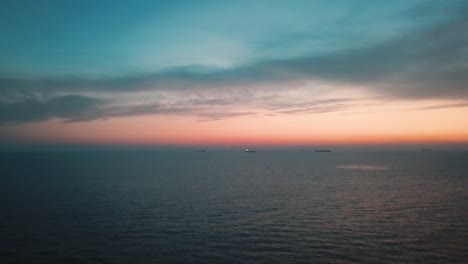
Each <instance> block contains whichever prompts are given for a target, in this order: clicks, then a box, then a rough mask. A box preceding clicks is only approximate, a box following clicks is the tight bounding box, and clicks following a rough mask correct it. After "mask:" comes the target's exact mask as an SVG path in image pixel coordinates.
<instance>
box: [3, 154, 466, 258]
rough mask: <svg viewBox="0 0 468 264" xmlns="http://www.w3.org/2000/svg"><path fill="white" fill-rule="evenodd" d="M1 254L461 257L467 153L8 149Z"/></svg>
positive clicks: (80, 256)
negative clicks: (11, 151)
mask: <svg viewBox="0 0 468 264" xmlns="http://www.w3.org/2000/svg"><path fill="white" fill-rule="evenodd" d="M0 174H1V176H0V199H1V200H0V263H467V261H468V188H467V187H468V185H467V183H468V153H467V152H448V151H447V152H436V151H434V152H409V151H408V152H395V151H394V152H341V153H340V152H331V153H314V152H308V151H303V152H299V151H264V152H261V151H260V152H257V153H250V154H249V153H242V152H238V151H208V152H195V151H182V150H180V151H160V152H157V151H120V152H97V151H96V152H68V153H67V152H64V153H58V152H50V153H29V154H28V153H16V154H15V153H5V154H0Z"/></svg>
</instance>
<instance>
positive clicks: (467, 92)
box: [0, 4, 468, 124]
mask: <svg viewBox="0 0 468 264" xmlns="http://www.w3.org/2000/svg"><path fill="white" fill-rule="evenodd" d="M467 29H468V4H463V5H460V6H458V9H457V10H450V11H449V13H448V14H447V18H446V19H445V20H443V21H442V22H439V23H437V24H431V25H428V26H426V27H420V28H418V30H417V31H413V32H404V33H402V34H401V35H400V36H399V37H398V38H395V39H393V40H391V41H388V42H386V43H380V44H377V45H373V46H369V47H364V48H356V49H350V50H343V51H340V52H335V53H333V54H327V55H321V56H318V55H316V56H308V57H307V56H305V57H298V58H291V59H281V60H265V61H261V62H257V63H253V64H250V65H243V66H239V67H236V68H231V69H221V70H220V69H210V68H204V67H196V66H192V67H178V68H171V69H167V70H164V71H160V72H156V73H145V74H140V75H135V76H125V77H118V78H102V79H90V78H78V77H75V78H65V77H64V78H49V79H33V78H18V77H12V76H6V75H3V77H1V76H0V98H1V99H2V100H0V124H4V123H9V122H28V121H39V120H46V119H48V118H52V117H57V118H63V119H65V120H67V121H77V120H92V119H96V118H106V117H113V116H128V115H137V114H149V113H165V112H167V113H190V111H191V110H193V109H192V108H191V107H193V106H194V105H196V104H197V103H196V102H192V103H189V104H188V105H186V106H179V107H178V108H167V107H164V106H162V105H161V104H159V103H158V102H155V103H154V104H145V105H137V106H121V107H116V106H115V105H114V106H113V105H112V102H109V101H105V100H101V99H99V97H98V96H96V97H92V96H82V95H80V94H82V93H85V92H86V93H109V94H112V95H113V96H117V97H118V96H126V95H125V94H122V93H131V92H135V91H154V90H157V91H188V92H191V91H192V92H195V91H197V90H198V89H214V91H222V89H221V88H223V87H236V86H245V85H255V84H262V85H268V84H278V83H279V84H281V83H282V82H284V83H286V82H290V81H305V80H322V81H326V82H331V83H335V84H337V85H339V84H362V85H365V86H366V87H369V89H371V90H372V91H373V92H376V93H378V94H381V95H383V96H387V97H388V98H393V99H434V98H437V99H440V98H444V99H459V100H468V30H467ZM285 89H287V88H285ZM70 94H71V95H70ZM44 98H45V99H44ZM212 100H213V101H212V103H213V104H228V103H229V102H226V99H212ZM342 107H344V106H343V105H338V106H334V107H331V106H330V107H323V106H314V107H313V108H311V109H308V111H309V112H320V111H322V110H323V111H327V110H328V108H333V109H338V108H339V109H341V108H342ZM333 109H331V110H333ZM287 111H290V112H287ZM283 112H284V113H296V112H297V111H294V110H284V111H283ZM300 112H301V111H300ZM219 116H220V117H223V116H229V113H228V114H219ZM217 118H218V117H217V116H216V117H214V118H213V119H217Z"/></svg>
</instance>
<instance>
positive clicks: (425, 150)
mask: <svg viewBox="0 0 468 264" xmlns="http://www.w3.org/2000/svg"><path fill="white" fill-rule="evenodd" d="M421 151H423V152H427V151H432V149H421Z"/></svg>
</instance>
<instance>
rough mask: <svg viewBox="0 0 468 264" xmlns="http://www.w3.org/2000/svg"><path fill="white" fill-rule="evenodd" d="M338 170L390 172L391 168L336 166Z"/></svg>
mask: <svg viewBox="0 0 468 264" xmlns="http://www.w3.org/2000/svg"><path fill="white" fill-rule="evenodd" d="M336 168H337V169H346V170H374V171H379V170H388V169H389V167H386V166H375V165H339V166H336Z"/></svg>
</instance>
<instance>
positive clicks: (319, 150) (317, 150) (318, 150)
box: [315, 149, 332, 152]
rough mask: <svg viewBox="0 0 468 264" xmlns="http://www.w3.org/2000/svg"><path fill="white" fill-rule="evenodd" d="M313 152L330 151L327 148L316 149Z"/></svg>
mask: <svg viewBox="0 0 468 264" xmlns="http://www.w3.org/2000/svg"><path fill="white" fill-rule="evenodd" d="M315 152H332V151H331V150H329V149H316V150H315Z"/></svg>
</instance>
